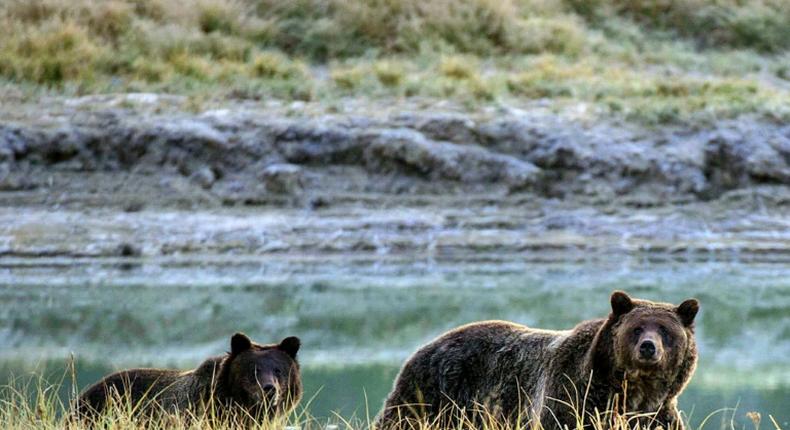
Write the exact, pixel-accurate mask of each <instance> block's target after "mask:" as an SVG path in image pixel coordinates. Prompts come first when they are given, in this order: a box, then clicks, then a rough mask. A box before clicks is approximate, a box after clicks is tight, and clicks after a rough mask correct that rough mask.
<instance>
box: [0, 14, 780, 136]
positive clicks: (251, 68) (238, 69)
mask: <svg viewBox="0 0 790 430" xmlns="http://www.w3.org/2000/svg"><path fill="white" fill-rule="evenodd" d="M0 25H2V26H3V28H4V29H5V31H4V32H5V36H4V37H3V38H0V89H2V92H1V93H2V94H5V96H6V97H8V100H12V99H13V98H12V97H11V96H15V97H17V98H23V99H30V98H35V97H38V96H40V95H41V94H42V93H43V94H49V93H54V94H57V95H61V94H65V95H69V96H71V95H83V94H94V93H118V92H165V93H173V94H184V95H188V96H190V97H192V98H194V99H195V100H197V101H198V102H200V101H204V100H211V99H222V100H227V99H250V100H263V99H272V98H276V99H281V100H286V101H290V100H305V101H322V102H327V103H330V104H331V103H334V102H336V101H338V100H342V99H343V98H344V97H356V98H371V99H372V98H394V99H402V98H413V97H420V98H425V99H430V100H436V99H449V100H452V101H456V102H459V103H461V104H462V105H465V106H468V107H473V106H476V105H479V104H483V103H499V102H504V103H508V104H520V103H528V102H531V101H534V100H550V101H551V102H552V105H556V106H558V107H562V106H578V105H579V104H580V103H583V104H584V106H585V109H586V108H588V107H589V108H590V109H591V110H593V111H594V112H599V113H601V114H603V115H613V116H616V117H623V118H625V119H628V120H634V121H637V122H642V123H648V124H665V123H673V122H679V121H689V120H695V121H696V120H717V119H721V118H730V117H735V116H739V115H742V114H757V115H759V116H761V117H764V118H767V119H777V120H785V119H787V118H788V117H790V108H788V106H790V54H788V50H787V45H788V44H787V41H788V40H790V0H754V1H748V2H745V1H741V0H633V1H623V0H589V1H587V0H585V1H580V0H562V1H560V0H557V1H552V0H501V1H500V0H458V1H456V0H436V1H431V2H424V1H421V0H293V1H287V2H284V1H278V0H274V1H272V0H230V1H225V0H184V1H175V0H73V1H72V0H6V1H3V2H0Z"/></svg>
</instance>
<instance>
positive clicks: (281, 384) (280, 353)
mask: <svg viewBox="0 0 790 430" xmlns="http://www.w3.org/2000/svg"><path fill="white" fill-rule="evenodd" d="M299 346H300V341H299V338H296V337H287V338H285V339H283V340H282V341H281V342H280V343H279V344H269V345H260V344H257V343H254V342H252V341H251V340H250V338H248V337H247V336H245V335H244V334H242V333H236V334H234V335H233V336H232V337H231V340H230V352H229V353H227V354H225V355H221V356H217V357H212V358H209V359H207V360H206V361H204V362H203V363H202V364H201V365H200V366H198V368H197V369H193V370H188V371H179V370H169V369H131V370H123V371H120V372H116V373H113V374H111V375H108V376H106V377H104V378H103V379H102V380H100V381H99V382H97V383H96V384H94V385H92V386H90V387H88V388H87V389H86V390H85V391H84V392H83V393H82V394H81V395H80V396H79V398H78V399H77V402H76V404H75V406H74V410H73V416H74V417H75V418H77V419H82V420H88V421H90V420H93V419H95V418H97V417H98V416H99V415H100V414H101V413H102V412H104V411H105V408H106V406H107V405H108V403H109V402H110V401H112V400H117V401H121V402H126V401H128V402H130V403H131V406H133V407H134V408H135V411H136V413H139V414H140V415H141V416H148V417H150V416H152V415H156V414H158V413H161V412H181V413H183V412H187V411H188V412H191V413H192V414H194V415H197V414H200V413H202V412H205V411H207V408H208V407H213V408H214V412H215V413H216V415H215V416H223V414H226V413H227V412H229V411H235V412H236V413H237V416H239V415H243V416H249V417H252V418H256V419H268V418H273V417H275V416H277V415H281V414H286V413H288V412H290V411H292V410H293V409H294V408H295V407H296V405H297V403H298V402H299V399H300V398H301V396H302V382H301V379H300V374H299V363H298V362H297V361H296V353H297V352H298V351H299ZM238 412H241V414H238Z"/></svg>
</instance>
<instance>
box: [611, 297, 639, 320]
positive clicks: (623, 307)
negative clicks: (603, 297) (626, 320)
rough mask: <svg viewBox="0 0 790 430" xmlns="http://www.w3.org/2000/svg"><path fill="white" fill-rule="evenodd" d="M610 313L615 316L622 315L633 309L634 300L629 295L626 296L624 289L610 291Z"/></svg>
mask: <svg viewBox="0 0 790 430" xmlns="http://www.w3.org/2000/svg"><path fill="white" fill-rule="evenodd" d="M611 302H612V314H613V315H614V316H616V317H619V316H622V315H625V314H627V313H628V312H631V310H632V309H634V302H632V301H631V297H628V294H626V293H625V292H624V291H615V292H613V293H612V297H611Z"/></svg>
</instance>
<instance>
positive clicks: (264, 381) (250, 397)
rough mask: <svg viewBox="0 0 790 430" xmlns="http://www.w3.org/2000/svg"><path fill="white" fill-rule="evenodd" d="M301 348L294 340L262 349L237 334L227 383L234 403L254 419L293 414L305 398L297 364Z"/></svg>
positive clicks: (228, 367) (232, 348)
mask: <svg viewBox="0 0 790 430" xmlns="http://www.w3.org/2000/svg"><path fill="white" fill-rule="evenodd" d="M300 344H301V343H300V341H299V338H297V337H293V336H292V337H287V338H285V339H283V340H282V341H281V342H280V343H278V344H269V345H260V344H257V343H254V342H252V341H251V340H250V338H249V337H247V336H246V335H244V334H243V333H236V334H234V335H233V337H231V340H230V353H229V355H228V360H227V362H226V366H227V369H226V371H227V373H226V375H227V380H226V381H225V384H226V390H227V394H228V395H229V397H230V399H231V400H232V401H233V403H235V404H237V405H240V406H242V407H243V408H245V409H247V410H248V411H249V412H250V413H251V414H252V415H253V416H258V415H260V414H265V415H268V416H270V417H273V416H275V415H277V414H283V413H288V412H290V411H291V410H292V409H293V408H294V407H295V406H296V404H297V403H298V402H299V399H300V398H301V395H302V383H301V378H300V375H299V363H298V362H297V361H296V353H297V352H299V346H300Z"/></svg>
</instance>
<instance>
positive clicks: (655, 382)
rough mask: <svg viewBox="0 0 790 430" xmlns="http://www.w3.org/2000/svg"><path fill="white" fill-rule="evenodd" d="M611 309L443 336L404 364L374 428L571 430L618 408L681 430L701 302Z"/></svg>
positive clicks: (615, 298) (628, 302) (623, 304)
mask: <svg viewBox="0 0 790 430" xmlns="http://www.w3.org/2000/svg"><path fill="white" fill-rule="evenodd" d="M611 305H612V312H611V314H610V315H609V316H608V317H607V318H603V319H597V320H590V321H584V322H582V323H580V324H578V325H577V326H576V327H574V328H573V329H572V330H568V331H549V330H538V329H531V328H528V327H525V326H522V325H518V324H514V323H509V322H504V321H485V322H479V323H473V324H469V325H465V326H462V327H459V328H456V329H454V330H451V331H449V332H447V333H445V334H443V335H442V336H440V337H439V338H438V339H436V340H434V341H433V342H431V343H429V344H428V345H426V346H424V347H423V348H421V349H420V350H418V351H417V352H416V353H415V354H414V355H413V356H412V357H411V358H410V359H409V360H408V361H407V362H406V363H405V364H404V366H403V368H402V369H401V371H400V374H399V375H398V377H397V379H396V381H395V384H394V387H393V390H392V392H391V393H390V395H389V396H388V398H387V400H386V401H385V404H384V410H383V411H382V412H381V414H380V415H379V418H378V424H379V428H380V429H394V428H403V427H408V426H409V425H410V423H413V420H423V419H427V420H429V421H434V420H436V419H439V420H440V421H441V422H442V424H443V425H452V424H455V423H456V422H457V420H458V419H459V416H458V415H457V414H455V415H454V414H447V411H448V410H453V411H459V410H462V411H464V412H463V413H465V414H466V415H467V417H469V418H471V419H472V420H479V419H480V414H479V413H477V412H479V411H481V410H484V411H485V412H486V413H487V414H493V415H494V416H495V417H496V418H498V419H503V420H507V421H508V422H510V423H511V424H515V423H517V422H520V423H521V424H522V425H523V424H525V423H527V421H528V420H531V419H535V418H537V419H539V420H540V422H541V424H542V425H543V427H544V428H545V429H557V428H563V427H565V426H567V427H568V428H575V427H576V416H577V415H578V413H582V412H583V413H584V414H585V417H587V416H589V415H587V414H589V413H593V412H594V411H595V410H596V409H597V410H598V411H601V412H603V411H606V410H610V409H616V412H617V413H620V414H622V413H624V412H627V413H635V412H638V413H652V415H651V416H650V417H646V418H640V421H641V424H643V425H646V426H650V427H656V426H657V425H661V426H663V427H664V428H666V429H670V428H673V429H682V428H683V423H682V421H681V419H680V416H679V414H678V410H677V406H676V403H677V401H676V399H677V396H678V395H679V394H680V392H681V391H682V390H683V388H684V387H685V386H686V384H687V383H688V381H689V379H690V378H691V375H692V374H693V373H694V369H695V366H696V362H697V350H696V344H695V340H694V325H693V323H694V317H695V315H696V313H697V310H698V309H699V305H698V302H697V301H696V300H694V299H690V300H687V301H685V302H683V304H681V305H680V306H677V307H676V306H673V305H670V304H667V303H656V302H650V301H646V300H633V299H631V298H630V297H628V296H627V295H626V294H625V293H623V292H619V291H617V292H615V293H613V294H612V297H611ZM648 343H650V344H652V346H653V348H652V349H651V347H650V345H647V344H648ZM643 345H644V346H643ZM640 348H641V349H644V350H645V351H644V352H643V353H640ZM653 351H654V355H653V356H652V357H650V358H645V357H643V356H641V355H640V354H649V353H651V352H653ZM623 387H627V389H626V391H625V392H624V390H623ZM585 391H586V397H585ZM615 398H616V399H617V402H618V403H611V402H612V401H613V400H614V399H615ZM623 399H625V400H624V401H623ZM568 403H570V404H572V405H574V407H573V408H572V407H570V406H569V405H568ZM582 406H584V407H583V408H582ZM582 409H583V410H582ZM586 424H589V422H586Z"/></svg>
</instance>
